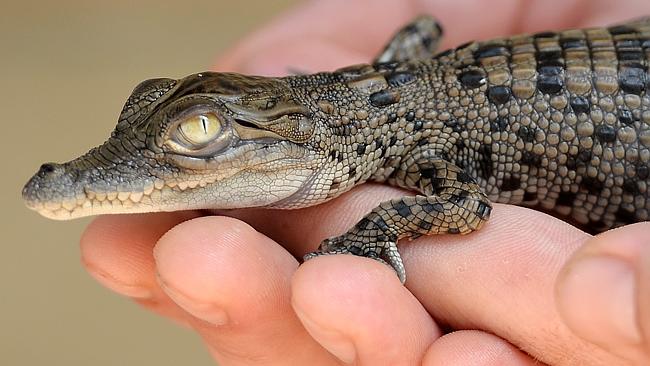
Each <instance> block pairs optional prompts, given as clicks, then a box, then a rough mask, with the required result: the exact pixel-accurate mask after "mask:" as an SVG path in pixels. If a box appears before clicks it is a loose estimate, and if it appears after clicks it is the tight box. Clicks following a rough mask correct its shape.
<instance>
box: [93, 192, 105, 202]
mask: <svg viewBox="0 0 650 366" xmlns="http://www.w3.org/2000/svg"><path fill="white" fill-rule="evenodd" d="M95 199H97V201H99V202H102V201H103V200H105V199H106V193H105V192H101V193H100V192H97V193H95Z"/></svg>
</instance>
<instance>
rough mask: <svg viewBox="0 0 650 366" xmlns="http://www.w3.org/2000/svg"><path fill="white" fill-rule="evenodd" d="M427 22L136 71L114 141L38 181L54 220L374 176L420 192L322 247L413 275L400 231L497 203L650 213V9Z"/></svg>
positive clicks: (269, 203)
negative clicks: (354, 51) (221, 68)
mask: <svg viewBox="0 0 650 366" xmlns="http://www.w3.org/2000/svg"><path fill="white" fill-rule="evenodd" d="M441 34H442V30H441V29H440V27H438V26H437V24H436V23H435V22H434V21H433V20H431V19H430V18H419V19H417V20H415V21H414V22H413V23H412V24H410V25H408V26H407V27H405V28H404V29H403V30H402V31H400V32H399V33H398V34H397V35H396V36H395V38H394V39H393V41H392V42H391V43H390V44H389V45H388V46H387V47H386V49H385V50H384V52H383V53H382V54H381V55H380V56H379V57H378V58H377V59H376V62H375V63H373V64H372V65H357V66H352V67H348V68H345V69H340V70H337V71H335V72H332V73H319V74H314V75H303V76H289V77H284V78H265V77H254V76H243V75H238V74H229V73H211V72H206V73H201V74H195V75H190V76H188V77H186V78H183V79H180V80H172V79H154V80H148V81H145V82H143V83H142V84H140V85H139V86H138V87H136V89H135V90H134V91H133V93H132V95H131V96H130V97H129V99H128V100H127V102H126V105H125V106H124V109H123V111H122V114H121V116H120V118H119V122H118V125H117V127H116V129H115V131H114V132H113V134H112V135H111V137H110V139H109V140H108V141H107V142H106V143H104V144H103V145H101V146H99V147H98V148H95V149H93V150H91V151H90V152H88V153H87V154H85V155H84V156H82V157H80V158H78V159H75V160H73V161H71V162H68V163H65V164H60V165H59V164H45V165H43V166H42V167H41V169H40V171H39V172H38V173H36V175H35V176H34V177H33V178H32V179H31V180H30V181H29V182H28V183H27V185H26V186H25V188H24V190H23V196H24V198H25V201H26V202H27V205H28V206H29V207H30V208H33V209H36V210H37V211H39V212H40V213H41V214H43V215H45V216H47V217H51V218H55V219H69V218H74V217H80V216H86V215H91V214H93V215H94V214H105V213H125V212H153V211H174V210H187V209H203V208H242V207H262V206H264V207H276V208H299V207H305V206H310V205H315V204H318V203H321V202H324V201H327V200H329V199H332V198H334V197H336V196H338V195H340V194H341V193H343V192H345V191H347V190H349V189H351V188H352V187H353V186H355V185H357V184H361V183H363V182H366V181H376V182H386V183H388V184H391V185H396V186H400V187H404V188H408V189H411V190H413V191H415V192H416V193H417V195H415V196H409V197H403V198H400V199H395V200H392V201H389V202H384V203H382V204H381V205H380V206H378V207H376V208H375V209H374V210H372V211H371V212H370V213H368V214H367V215H366V216H365V217H364V218H363V219H362V220H361V221H360V222H358V223H357V224H356V225H355V226H354V227H353V228H351V229H350V230H349V231H348V232H347V233H345V234H343V235H341V236H340V237H336V238H331V239H328V240H326V241H324V242H323V243H322V244H321V247H320V248H319V250H318V251H317V252H314V253H312V254H309V255H307V256H306V258H307V259H308V258H311V257H313V256H316V255H321V254H332V253H352V254H357V255H364V256H368V257H372V258H375V259H377V260H380V261H383V262H386V263H388V264H390V265H391V266H392V267H393V268H394V269H395V270H396V272H397V274H398V276H399V277H400V279H401V280H402V281H404V280H405V278H406V277H405V271H404V267H403V265H402V262H401V259H400V256H399V253H398V252H397V246H396V243H397V241H398V240H399V239H401V238H414V237H417V236H420V235H429V234H434V233H460V234H466V233H469V232H472V231H474V230H476V229H478V228H479V227H480V226H481V225H482V224H483V223H484V222H485V221H486V220H487V219H488V217H489V214H490V210H491V206H490V202H491V201H492V202H505V203H512V204H518V205H526V206H530V207H535V208H538V209H543V210H547V211H551V212H553V213H555V214H556V215H559V216H561V217H564V218H567V219H569V220H571V221H573V222H575V223H577V224H579V225H581V226H582V227H583V228H585V229H588V230H590V231H592V232H598V231H602V230H606V229H608V228H612V227H616V226H620V225H624V224H627V223H632V222H637V221H643V220H647V219H648V210H649V209H650V199H649V196H648V190H647V186H648V177H649V175H650V166H649V163H650V150H649V147H650V94H649V93H650V76H648V74H647V70H648V66H649V65H650V20H648V19H645V20H638V21H635V22H630V23H628V24H626V25H622V26H616V27H611V28H599V29H587V30H569V31H562V32H558V33H549V32H546V33H540V34H536V35H532V36H531V35H522V36H516V37H511V38H506V39H497V40H492V41H487V42H471V43H468V44H466V45H463V46H460V47H458V48H457V49H454V50H449V51H446V52H443V53H441V54H438V55H436V56H435V57H431V55H432V54H434V52H435V47H436V45H437V44H438V41H439V37H440V36H441Z"/></svg>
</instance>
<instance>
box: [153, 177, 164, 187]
mask: <svg viewBox="0 0 650 366" xmlns="http://www.w3.org/2000/svg"><path fill="white" fill-rule="evenodd" d="M153 186H154V187H155V188H156V189H162V187H164V186H165V181H164V180H162V179H156V180H155V181H154V182H153Z"/></svg>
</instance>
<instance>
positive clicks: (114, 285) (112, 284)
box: [86, 265, 153, 299]
mask: <svg viewBox="0 0 650 366" xmlns="http://www.w3.org/2000/svg"><path fill="white" fill-rule="evenodd" d="M86 267H87V268H89V270H88V272H89V273H90V275H91V276H92V277H93V278H94V279H95V280H97V282H99V283H101V284H102V285H104V286H106V287H107V288H109V289H110V290H112V291H115V292H117V293H118V294H120V295H123V296H127V297H131V298H134V299H149V298H151V297H152V296H153V293H152V291H151V289H149V288H148V287H146V286H141V285H134V284H128V283H125V282H123V281H121V280H119V279H118V278H116V277H114V276H112V275H110V274H108V273H106V272H104V271H102V270H100V269H98V268H94V267H91V266H89V265H86Z"/></svg>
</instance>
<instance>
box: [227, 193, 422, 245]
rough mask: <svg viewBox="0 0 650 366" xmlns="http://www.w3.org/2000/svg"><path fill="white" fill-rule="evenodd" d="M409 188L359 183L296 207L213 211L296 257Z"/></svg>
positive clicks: (341, 231)
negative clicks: (337, 194)
mask: <svg viewBox="0 0 650 366" xmlns="http://www.w3.org/2000/svg"><path fill="white" fill-rule="evenodd" d="M407 194H408V195H411V194H413V193H412V192H409V191H406V190H403V189H398V188H394V187H389V186H386V185H379V184H371V183H369V184H363V185H361V186H357V187H355V188H353V189H352V190H350V191H349V192H346V193H344V194H342V195H341V196H340V197H338V198H337V199H335V200H331V201H328V202H325V203H323V204H320V205H317V206H312V207H307V208H303V209H297V210H272V209H244V210H231V211H215V212H217V213H219V214H224V215H228V216H231V217H235V218H238V219H240V220H243V221H245V222H247V223H249V224H250V225H251V226H253V227H254V228H255V229H257V230H258V231H260V232H261V233H264V234H265V235H266V236H268V237H270V238H272V239H273V240H275V241H276V242H278V243H282V246H284V247H285V248H287V250H289V252H291V253H292V254H293V255H295V256H296V257H302V256H303V255H304V254H306V253H308V252H311V251H313V250H315V249H316V248H317V247H318V245H319V244H320V242H321V241H323V240H324V239H326V238H329V237H331V236H334V235H339V234H342V233H344V232H346V231H347V230H348V229H350V227H351V226H352V225H354V224H355V223H356V222H357V221H359V220H360V219H361V218H362V217H363V216H364V215H365V214H367V213H368V212H369V211H370V210H371V209H373V208H374V207H376V206H377V205H379V203H380V202H383V201H387V200H389V199H391V198H395V197H401V196H404V195H407Z"/></svg>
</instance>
